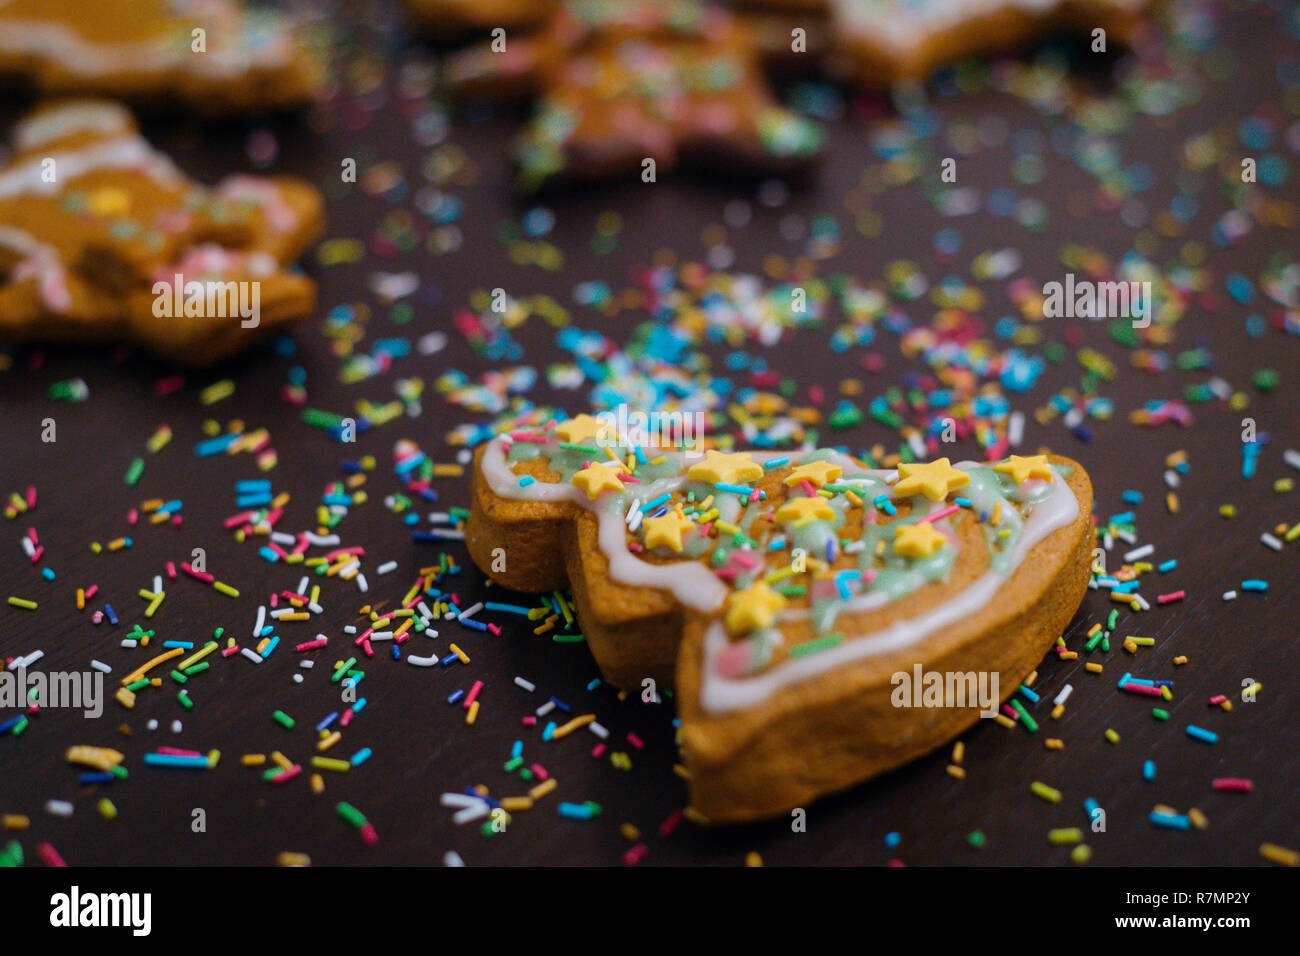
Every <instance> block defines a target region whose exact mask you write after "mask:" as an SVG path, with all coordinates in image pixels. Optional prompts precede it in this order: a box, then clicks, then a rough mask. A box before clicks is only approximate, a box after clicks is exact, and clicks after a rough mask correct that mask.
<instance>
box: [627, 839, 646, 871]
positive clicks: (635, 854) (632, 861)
mask: <svg viewBox="0 0 1300 956" xmlns="http://www.w3.org/2000/svg"><path fill="white" fill-rule="evenodd" d="M649 852H650V848H649V847H648V846H646V845H645V844H644V843H638V844H637V845H636V846H634V847H632V848H631V849H630V850H628V851H627V852H626V853H624V854H623V862H624V863H625V864H627V865H628V866H636V865H637V864H638V863H640V862H641V861H642V860H644V859H645V857H646V854H647V853H649Z"/></svg>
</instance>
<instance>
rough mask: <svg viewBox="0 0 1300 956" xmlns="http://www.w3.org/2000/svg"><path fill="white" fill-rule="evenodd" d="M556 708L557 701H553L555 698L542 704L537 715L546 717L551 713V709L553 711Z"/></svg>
mask: <svg viewBox="0 0 1300 956" xmlns="http://www.w3.org/2000/svg"><path fill="white" fill-rule="evenodd" d="M554 709H555V701H553V700H548V701H547V702H546V703H544V704H542V706H541V707H538V708H537V716H538V717H545V716H546V715H547V714H549V713H550V712H551V711H553V710H554Z"/></svg>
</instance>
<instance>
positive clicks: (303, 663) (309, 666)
mask: <svg viewBox="0 0 1300 956" xmlns="http://www.w3.org/2000/svg"><path fill="white" fill-rule="evenodd" d="M298 666H299V667H301V668H302V669H303V670H305V671H309V670H311V669H312V668H313V667H315V666H316V662H315V661H313V660H311V659H310V658H309V659H307V660H305V661H299V662H298Z"/></svg>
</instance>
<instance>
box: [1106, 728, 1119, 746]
mask: <svg viewBox="0 0 1300 956" xmlns="http://www.w3.org/2000/svg"><path fill="white" fill-rule="evenodd" d="M1106 739H1107V740H1109V741H1110V742H1111V743H1113V744H1117V743H1119V734H1117V733H1115V731H1114V730H1111V729H1109V728H1107V730H1106Z"/></svg>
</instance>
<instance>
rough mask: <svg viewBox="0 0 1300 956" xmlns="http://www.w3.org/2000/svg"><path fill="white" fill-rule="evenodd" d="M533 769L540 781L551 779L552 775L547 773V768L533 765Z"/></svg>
mask: <svg viewBox="0 0 1300 956" xmlns="http://www.w3.org/2000/svg"><path fill="white" fill-rule="evenodd" d="M531 769H532V771H533V773H534V774H535V775H536V776H537V779H538V780H546V779H547V778H549V777H550V774H549V773H547V772H546V768H545V767H543V766H542V765H541V764H539V763H535V764H533V766H532V768H531Z"/></svg>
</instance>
